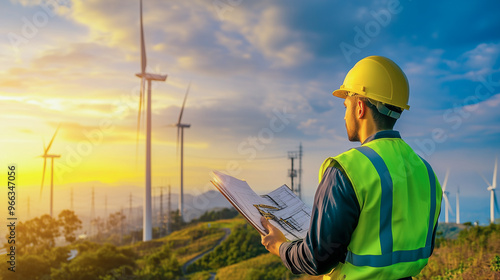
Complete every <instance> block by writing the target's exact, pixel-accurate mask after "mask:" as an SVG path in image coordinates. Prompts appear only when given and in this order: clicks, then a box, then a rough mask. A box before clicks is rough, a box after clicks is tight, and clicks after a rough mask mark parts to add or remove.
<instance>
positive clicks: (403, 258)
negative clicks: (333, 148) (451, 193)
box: [346, 146, 436, 267]
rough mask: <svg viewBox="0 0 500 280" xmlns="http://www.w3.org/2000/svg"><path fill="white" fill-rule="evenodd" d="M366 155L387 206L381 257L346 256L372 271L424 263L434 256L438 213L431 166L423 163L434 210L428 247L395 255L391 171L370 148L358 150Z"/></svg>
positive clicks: (382, 208) (383, 205)
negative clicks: (373, 268) (432, 243)
mask: <svg viewBox="0 0 500 280" xmlns="http://www.w3.org/2000/svg"><path fill="white" fill-rule="evenodd" d="M356 150H358V151H360V152H361V153H362V154H363V155H365V156H366V157H367V158H368V159H369V160H370V161H371V163H372V164H373V166H374V167H375V169H376V170H377V173H378V175H379V177H380V184H381V187H382V197H381V200H382V201H384V202H385V203H381V205H380V231H379V240H380V247H381V251H382V254H381V255H356V254H354V253H353V252H351V251H348V252H347V256H346V261H347V262H349V263H351V264H353V265H355V266H370V267H384V266H390V265H393V264H396V263H400V262H414V261H417V260H420V259H425V258H428V257H430V255H431V241H432V233H433V227H434V216H435V211H436V180H435V178H434V172H433V171H432V169H431V167H430V165H429V164H428V163H427V162H426V161H425V160H423V159H422V161H423V162H424V164H425V167H426V168H427V173H428V175H429V181H430V191H431V197H430V199H431V207H430V208H431V209H430V218H429V230H428V232H427V239H426V243H425V247H422V248H418V249H415V250H407V251H395V252H393V238H392V203H393V200H392V196H393V192H392V188H393V182H392V179H391V176H390V173H389V169H388V168H387V165H386V164H385V162H384V160H383V159H382V157H380V155H379V154H377V152H375V151H374V150H373V149H371V148H369V147H367V146H361V147H359V148H356Z"/></svg>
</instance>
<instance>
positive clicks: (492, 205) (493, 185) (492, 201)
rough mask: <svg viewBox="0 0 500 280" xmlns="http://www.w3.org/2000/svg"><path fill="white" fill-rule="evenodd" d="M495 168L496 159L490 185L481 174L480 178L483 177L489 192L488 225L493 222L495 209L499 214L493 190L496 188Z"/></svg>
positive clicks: (496, 164) (496, 166) (496, 165)
mask: <svg viewBox="0 0 500 280" xmlns="http://www.w3.org/2000/svg"><path fill="white" fill-rule="evenodd" d="M497 168H498V158H496V159H495V169H494V170H493V182H492V183H491V184H490V182H488V180H486V178H485V177H484V176H483V175H482V174H481V177H483V179H484V181H485V182H486V184H488V189H487V190H489V191H490V223H492V224H493V223H494V222H495V208H496V209H497V211H498V212H500V210H499V209H498V201H497V197H496V195H495V189H496V188H497Z"/></svg>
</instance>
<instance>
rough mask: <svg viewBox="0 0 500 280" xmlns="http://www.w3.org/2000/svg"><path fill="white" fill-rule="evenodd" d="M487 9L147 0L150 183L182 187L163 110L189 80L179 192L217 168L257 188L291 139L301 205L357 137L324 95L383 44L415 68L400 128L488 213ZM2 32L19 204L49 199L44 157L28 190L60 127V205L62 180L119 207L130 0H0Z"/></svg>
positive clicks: (492, 123)
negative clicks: (325, 168)
mask: <svg viewBox="0 0 500 280" xmlns="http://www.w3.org/2000/svg"><path fill="white" fill-rule="evenodd" d="M499 8H500V3H499V2H498V1H438V2H436V1H432V2H431V1H411V0H400V1H397V0H388V1H249V0H214V1H211V0H210V1H201V0H200V1H196V0H194V1H156V0H144V3H143V17H144V19H143V20H144V30H145V41H146V50H147V63H148V64H147V71H148V72H151V73H156V74H164V75H168V78H167V81H166V82H154V83H153V88H152V131H153V132H152V174H153V175H152V176H153V178H152V182H153V187H160V186H166V185H169V184H170V185H171V186H172V189H173V191H174V192H176V191H177V189H178V188H179V185H180V175H179V173H180V172H179V169H180V158H179V153H178V149H177V134H176V133H177V130H176V128H174V127H171V126H170V125H171V124H173V123H175V122H176V121H177V118H178V116H179V112H180V107H181V105H182V102H183V98H184V95H185V92H186V89H187V86H188V84H189V83H190V82H191V88H190V92H189V96H188V98H187V102H186V106H185V110H184V114H183V120H182V121H183V122H184V123H187V124H191V127H190V128H187V129H185V131H184V165H185V166H184V174H185V178H184V185H185V191H186V192H187V193H189V194H193V195H196V194H200V193H203V192H205V191H207V190H213V189H214V188H213V187H212V186H211V184H210V183H209V181H210V178H211V177H210V172H211V171H212V170H221V171H223V172H226V173H229V174H231V175H234V176H236V177H239V178H242V179H245V180H247V181H248V182H249V184H250V185H251V186H252V187H253V188H254V189H255V190H256V191H257V192H259V193H266V192H268V191H271V190H273V189H274V188H276V187H278V186H280V185H282V184H285V183H286V184H290V178H289V177H287V173H288V169H290V160H289V159H288V157H287V155H288V152H289V151H297V150H298V147H299V144H300V143H302V146H303V150H304V155H303V163H302V165H303V181H302V194H303V197H304V200H305V201H306V202H307V203H308V204H311V203H312V198H313V197H314V193H315V190H316V187H317V172H318V168H319V166H320V165H321V163H322V162H323V160H324V159H325V158H327V157H330V156H335V155H337V154H339V153H342V152H343V151H345V150H347V149H349V148H352V147H356V146H358V145H359V143H351V142H349V141H348V140H347V135H346V132H345V125H344V120H343V116H344V106H343V103H342V102H343V100H341V99H336V98H334V97H333V96H332V94H331V93H332V91H333V90H335V89H337V88H339V87H340V85H341V84H342V81H343V79H344V77H345V75H346V73H347V72H348V71H349V69H350V68H352V67H353V66H354V64H355V63H356V62H357V61H359V60H360V59H362V58H364V57H367V56H370V55H382V56H386V57H389V58H391V59H392V60H394V61H395V62H396V63H397V64H398V65H399V66H400V67H401V68H402V69H403V71H404V72H405V73H406V75H407V77H408V80H409V84H410V100H409V105H410V106H411V108H410V110H409V111H405V112H404V113H403V115H402V117H401V119H400V120H399V121H398V123H397V124H396V127H395V129H396V130H399V131H400V132H401V135H402V137H403V139H404V140H405V141H406V142H407V143H408V144H409V145H410V146H412V147H413V148H414V149H415V151H417V153H419V154H420V155H421V156H422V157H424V158H425V159H427V160H428V161H429V162H430V163H431V165H432V166H433V168H434V170H435V172H436V174H437V176H438V177H439V179H440V181H441V182H443V180H444V176H445V173H446V170H448V169H449V170H450V176H449V180H448V185H447V190H448V191H449V197H450V202H451V207H452V209H453V210H454V209H455V198H456V192H457V190H458V189H460V199H461V200H460V205H461V209H460V210H461V211H460V212H461V220H462V222H465V221H472V222H473V221H479V222H480V223H483V224H484V223H487V222H488V220H489V192H488V191H487V190H486V188H487V187H488V185H487V184H486V183H485V182H484V180H483V179H482V178H481V174H483V175H484V176H485V177H486V178H487V180H489V182H490V183H491V180H492V177H493V166H494V162H495V158H496V157H497V156H498V154H500V148H499V145H498V143H500V110H499V108H500V94H499V93H500V60H499V54H500V31H499V30H500V18H499V17H498V10H499ZM0 34H1V36H0V112H1V113H0V126H1V130H2V132H3V137H2V138H1V139H0V149H1V154H0V166H2V168H5V169H7V166H8V165H10V164H15V165H16V166H17V169H18V176H17V180H18V181H17V182H18V186H19V187H18V197H17V199H18V205H19V208H18V210H19V211H20V213H24V214H26V213H27V212H28V209H27V203H28V200H29V201H30V205H31V206H30V209H31V214H30V215H31V216H34V215H36V214H39V213H46V212H48V207H49V206H48V197H49V195H50V193H49V189H50V161H49V162H47V173H46V175H45V184H44V186H43V189H42V190H41V181H42V170H43V159H42V158H40V157H39V156H40V155H41V154H43V149H44V145H48V143H49V142H50V140H51V138H52V137H53V135H54V133H55V131H56V129H57V127H58V126H59V127H60V128H59V132H58V134H57V136H56V137H55V140H54V142H53V145H52V146H51V149H50V153H51V154H56V155H61V157H60V158H57V159H55V163H54V195H55V197H56V202H55V203H56V205H55V206H54V207H55V209H63V208H68V207H69V201H70V198H69V193H70V190H71V189H73V192H74V196H75V202H74V203H75V204H77V205H79V206H80V207H83V208H84V207H87V208H88V205H89V204H90V199H91V189H92V187H95V188H96V197H97V198H96V199H98V202H97V203H98V204H99V205H100V207H102V204H103V196H104V195H103V194H104V193H106V197H109V204H110V206H109V207H115V208H116V207H124V206H128V199H129V195H130V194H131V193H133V197H134V203H135V204H140V203H142V199H143V198H142V196H143V188H144V185H145V179H144V176H145V175H144V174H145V171H144V168H145V164H144V162H145V129H144V128H145V124H144V122H143V123H142V124H141V126H140V135H141V136H140V137H139V141H137V119H138V107H139V92H140V91H139V88H140V79H139V78H137V77H136V76H135V73H138V72H140V44H139V42H140V41H139V1H137V0H120V1H118V0H110V1H97V0H86V1H83V0H50V1H48V0H18V1H15V0H0ZM143 119H144V118H143ZM44 143H45V144H44ZM137 143H138V144H137ZM295 164H296V165H295V166H297V161H295ZM3 176H4V177H2V178H3V179H2V180H7V178H6V177H5V175H3ZM156 194H158V190H157V189H156ZM106 199H108V198H106ZM4 200H5V199H2V201H4ZM2 203H4V202H2ZM2 209H3V208H2ZM443 213H444V209H443V210H442V215H441V217H440V220H441V221H444V214H443ZM2 215H3V214H2ZM496 215H497V217H499V216H500V213H497V214H496ZM454 219H455V216H454V214H451V213H450V220H453V221H454Z"/></svg>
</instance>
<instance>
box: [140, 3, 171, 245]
mask: <svg viewBox="0 0 500 280" xmlns="http://www.w3.org/2000/svg"><path fill="white" fill-rule="evenodd" d="M140 21H141V26H140V27H141V30H140V32H141V73H137V74H135V75H136V76H137V77H139V78H141V89H140V97H139V114H138V117H137V141H139V130H140V123H141V112H142V102H143V94H144V87H145V82H146V81H147V82H148V97H147V104H146V192H145V196H144V211H143V213H144V214H143V215H144V219H143V234H142V240H143V241H149V240H151V239H152V225H151V216H152V213H151V212H152V211H151V81H162V82H163V81H165V80H166V79H167V75H158V74H151V73H147V72H146V65H147V58H146V46H145V42H144V28H143V24H142V0H141V2H140Z"/></svg>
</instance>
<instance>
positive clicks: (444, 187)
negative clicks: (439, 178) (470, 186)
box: [443, 168, 450, 192]
mask: <svg viewBox="0 0 500 280" xmlns="http://www.w3.org/2000/svg"><path fill="white" fill-rule="evenodd" d="M449 175H450V169H449V168H448V169H446V175H445V176H444V182H443V192H444V191H445V190H446V184H448V176H449Z"/></svg>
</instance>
